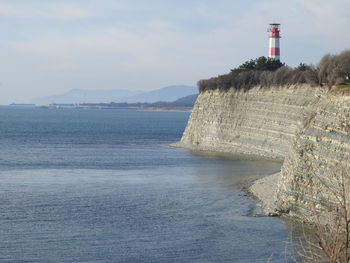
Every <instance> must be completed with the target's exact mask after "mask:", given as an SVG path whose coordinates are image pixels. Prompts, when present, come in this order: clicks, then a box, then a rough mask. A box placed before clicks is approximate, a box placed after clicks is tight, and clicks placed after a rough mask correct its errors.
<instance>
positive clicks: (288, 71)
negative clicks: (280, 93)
mask: <svg viewBox="0 0 350 263" xmlns="http://www.w3.org/2000/svg"><path fill="white" fill-rule="evenodd" d="M349 78H350V50H347V51H344V52H342V53H340V54H339V55H325V56H324V57H323V58H322V59H321V61H320V62H319V63H318V66H317V67H316V68H315V67H314V66H312V65H306V64H304V63H300V64H299V66H298V67H296V68H290V67H288V66H286V65H285V64H284V63H281V62H280V61H279V60H274V59H271V58H266V57H259V58H257V59H255V60H249V61H246V62H245V63H243V64H242V65H240V66H238V67H237V68H235V69H232V70H231V72H230V73H228V74H224V75H219V76H218V77H214V78H210V79H207V80H200V81H199V82H198V88H199V91H200V92H203V91H206V90H215V89H219V90H228V89H236V90H244V91H246V90H249V89H251V88H252V87H254V86H261V87H271V86H282V85H284V86H290V85H296V84H309V85H311V86H317V85H321V86H322V85H325V86H329V87H331V86H334V85H340V84H344V83H346V82H347V81H349Z"/></svg>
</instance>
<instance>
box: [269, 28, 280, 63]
mask: <svg viewBox="0 0 350 263" xmlns="http://www.w3.org/2000/svg"><path fill="white" fill-rule="evenodd" d="M267 32H268V33H269V58H273V59H275V60H280V38H281V36H280V24H270V27H269V29H268V30H267Z"/></svg>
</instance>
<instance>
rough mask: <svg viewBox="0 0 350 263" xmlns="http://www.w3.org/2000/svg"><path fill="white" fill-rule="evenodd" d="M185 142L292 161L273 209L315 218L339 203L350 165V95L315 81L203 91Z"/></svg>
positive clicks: (282, 175) (282, 177) (193, 146)
mask: <svg viewBox="0 0 350 263" xmlns="http://www.w3.org/2000/svg"><path fill="white" fill-rule="evenodd" d="M178 145H179V146H182V147H186V148H191V149H196V150H209V151H220V152H232V153H241V154H249V155H257V156H264V157H269V158H277V159H282V160H284V162H283V165H282V168H281V173H280V175H279V176H278V179H277V180H275V181H277V186H276V191H275V192H274V193H272V194H273V195H274V198H273V203H271V202H270V203H269V209H270V211H271V210H273V211H275V212H276V213H284V214H289V215H291V216H294V217H298V218H301V219H303V220H307V219H309V218H310V215H311V214H315V212H322V211H327V210H329V209H330V208H331V207H332V206H333V205H334V204H335V203H337V195H336V194H335V193H337V192H339V189H340V185H341V182H343V181H344V176H345V175H346V174H347V173H348V172H349V156H350V96H346V95H339V94H335V93H334V92H332V91H330V90H329V89H327V88H322V87H316V88H315V87H310V86H308V85H295V86H291V87H283V86H281V87H272V88H261V87H254V88H252V89H250V90H247V91H239V90H235V89H229V90H227V91H220V90H207V91H203V92H201V93H200V95H199V97H198V99H197V101H196V103H195V106H194V108H193V112H192V114H191V117H190V119H189V122H188V124H187V127H186V129H185V131H184V134H183V137H182V139H181V141H180V142H179V143H178ZM263 196H264V194H263V195H262V197H261V196H260V197H259V196H258V198H260V199H264V197H263Z"/></svg>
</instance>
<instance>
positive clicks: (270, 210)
mask: <svg viewBox="0 0 350 263" xmlns="http://www.w3.org/2000/svg"><path fill="white" fill-rule="evenodd" d="M279 176H280V173H279V172H278V173H275V174H272V175H268V176H265V177H263V178H260V179H258V180H256V181H254V182H253V184H252V185H251V186H250V187H249V188H248V192H249V193H250V194H252V195H253V196H254V197H255V198H256V199H258V201H260V203H261V206H262V211H261V212H262V213H263V214H266V215H269V216H278V215H279V213H278V212H276V211H275V209H274V207H275V202H276V198H277V197H276V193H277V182H278V178H279Z"/></svg>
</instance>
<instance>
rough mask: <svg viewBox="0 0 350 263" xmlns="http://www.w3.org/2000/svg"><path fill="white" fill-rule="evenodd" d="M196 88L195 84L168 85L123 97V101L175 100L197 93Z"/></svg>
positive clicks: (150, 101)
mask: <svg viewBox="0 0 350 263" xmlns="http://www.w3.org/2000/svg"><path fill="white" fill-rule="evenodd" d="M197 93H198V89H197V87H195V86H185V85H179V86H168V87H165V88H161V89H157V90H152V91H148V92H144V93H141V94H138V95H135V96H131V97H128V98H125V99H124V100H123V102H128V103H136V102H149V103H152V102H158V101H168V102H170V101H175V100H177V99H179V98H182V97H185V96H188V95H192V94H197Z"/></svg>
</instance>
